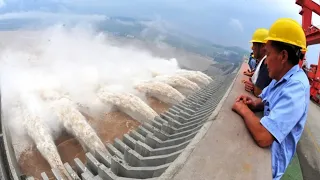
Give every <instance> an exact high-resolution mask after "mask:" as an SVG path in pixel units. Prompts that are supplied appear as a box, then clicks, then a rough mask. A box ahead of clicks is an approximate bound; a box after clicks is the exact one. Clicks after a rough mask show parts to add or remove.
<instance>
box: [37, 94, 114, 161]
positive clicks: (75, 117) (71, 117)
mask: <svg viewBox="0 0 320 180" xmlns="http://www.w3.org/2000/svg"><path fill="white" fill-rule="evenodd" d="M43 94H46V95H47V96H43V98H44V99H47V100H48V99H51V100H49V101H48V102H47V105H48V106H49V107H50V109H51V110H52V111H53V112H54V114H55V115H56V116H57V119H58V120H59V121H60V122H61V123H62V124H63V126H64V128H65V129H66V130H67V132H69V133H70V134H72V135H73V136H74V137H75V138H77V140H78V141H79V143H80V144H81V145H82V147H83V148H84V149H85V150H87V151H90V152H92V153H94V154H95V152H96V150H99V151H100V152H102V153H104V154H105V155H109V153H108V151H107V149H106V147H105V146H104V144H103V143H102V141H101V140H100V138H99V137H98V135H97V134H96V132H95V131H94V129H93V128H92V127H91V126H90V125H89V123H88V122H87V121H86V119H85V117H84V116H83V115H82V114H81V113H80V111H79V110H78V109H77V105H76V104H75V103H74V102H73V101H71V100H70V99H68V98H66V97H60V98H59V93H57V92H54V91H53V92H51V93H43ZM53 97H54V100H52V99H53Z"/></svg>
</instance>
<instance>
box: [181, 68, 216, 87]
mask: <svg viewBox="0 0 320 180" xmlns="http://www.w3.org/2000/svg"><path fill="white" fill-rule="evenodd" d="M175 74H177V75H180V76H182V77H185V78H187V79H189V80H190V81H193V82H195V83H197V84H198V85H199V86H200V87H203V86H206V85H208V84H209V83H210V82H211V81H212V79H211V78H210V77H209V76H207V75H206V74H204V73H202V72H200V71H189V70H182V69H179V70H177V71H176V72H175Z"/></svg>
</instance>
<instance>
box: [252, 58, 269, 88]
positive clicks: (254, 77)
mask: <svg viewBox="0 0 320 180" xmlns="http://www.w3.org/2000/svg"><path fill="white" fill-rule="evenodd" d="M266 58H267V55H265V56H264V57H263V58H262V59H261V61H260V62H259V64H258V65H257V68H256V70H255V71H254V73H253V75H252V77H251V80H252V83H253V84H256V82H257V79H258V75H259V71H260V67H261V64H262V63H263V62H264V60H265V59H266Z"/></svg>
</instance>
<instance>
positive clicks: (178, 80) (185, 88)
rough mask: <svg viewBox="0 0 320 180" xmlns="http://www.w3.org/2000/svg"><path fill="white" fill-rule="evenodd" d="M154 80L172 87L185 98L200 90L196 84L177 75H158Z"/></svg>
mask: <svg viewBox="0 0 320 180" xmlns="http://www.w3.org/2000/svg"><path fill="white" fill-rule="evenodd" d="M155 80H158V81H161V82H164V83H166V84H168V85H170V86H172V87H173V88H175V89H176V90H178V91H179V92H180V93H182V94H183V95H185V96H188V95H190V94H191V93H193V92H195V91H197V90H199V89H200V87H199V86H198V85H197V84H196V83H194V82H192V81H190V80H189V79H187V78H184V77H182V76H179V75H160V76H156V77H155Z"/></svg>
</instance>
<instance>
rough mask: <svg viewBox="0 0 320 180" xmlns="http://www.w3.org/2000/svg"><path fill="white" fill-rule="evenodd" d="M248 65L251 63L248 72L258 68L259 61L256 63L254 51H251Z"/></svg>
mask: <svg viewBox="0 0 320 180" xmlns="http://www.w3.org/2000/svg"><path fill="white" fill-rule="evenodd" d="M251 49H252V48H251ZM248 65H249V68H250V70H249V69H248V70H247V72H248V73H252V72H254V70H255V69H256V66H257V63H256V60H255V59H254V58H253V52H252V53H250V56H249V61H248Z"/></svg>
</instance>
